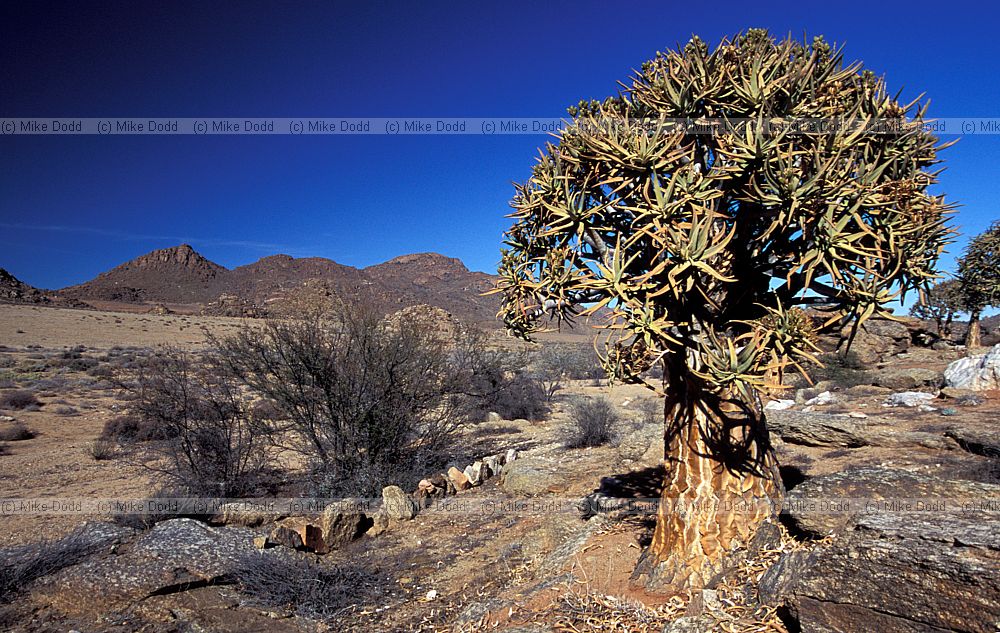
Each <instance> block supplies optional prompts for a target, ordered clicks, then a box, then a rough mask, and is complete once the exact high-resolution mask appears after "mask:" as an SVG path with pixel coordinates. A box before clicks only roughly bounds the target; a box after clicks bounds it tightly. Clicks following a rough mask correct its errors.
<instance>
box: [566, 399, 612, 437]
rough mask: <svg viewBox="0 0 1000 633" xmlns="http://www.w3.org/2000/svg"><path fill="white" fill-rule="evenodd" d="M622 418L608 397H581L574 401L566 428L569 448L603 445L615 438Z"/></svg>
mask: <svg viewBox="0 0 1000 633" xmlns="http://www.w3.org/2000/svg"><path fill="white" fill-rule="evenodd" d="M620 426H621V418H620V416H619V415H618V412H617V411H615V407H614V405H612V404H611V401H610V400H608V399H607V398H605V397H603V396H601V397H598V398H579V399H577V400H576V401H574V402H573V406H572V409H571V411H570V416H569V423H568V424H567V425H566V427H565V429H564V437H563V442H564V443H565V444H566V446H567V448H583V447H586V446H601V445H604V444H608V443H610V442H611V440H612V439H614V438H615V436H616V435H617V432H618V430H619V427H620Z"/></svg>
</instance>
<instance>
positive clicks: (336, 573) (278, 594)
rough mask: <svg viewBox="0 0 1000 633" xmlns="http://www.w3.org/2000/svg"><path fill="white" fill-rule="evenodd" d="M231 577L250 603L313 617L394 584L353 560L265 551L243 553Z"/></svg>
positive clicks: (372, 596)
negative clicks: (330, 560) (330, 561)
mask: <svg viewBox="0 0 1000 633" xmlns="http://www.w3.org/2000/svg"><path fill="white" fill-rule="evenodd" d="M235 578H236V582H237V584H238V586H239V589H240V592H241V593H243V594H244V595H246V596H247V597H248V598H250V599H251V600H252V601H253V602H254V603H256V604H258V605H260V606H263V607H266V608H271V609H274V608H283V609H288V610H290V611H291V612H293V613H295V614H296V615H299V616H304V617H307V618H313V619H317V620H329V619H332V618H334V617H335V616H337V615H338V614H340V613H343V612H344V611H345V610H347V609H350V608H353V607H356V606H359V605H364V604H366V602H369V601H372V602H374V601H376V600H377V599H378V598H379V597H380V596H382V595H383V594H384V593H385V592H386V591H387V589H386V588H387V587H391V586H393V583H392V581H391V580H389V579H386V578H384V577H382V576H380V575H378V574H375V573H373V572H372V571H371V570H368V569H366V568H365V567H364V566H362V565H358V564H356V563H350V564H328V563H325V562H316V561H309V560H307V559H304V558H298V557H291V556H287V555H273V554H272V553H270V552H258V553H252V554H248V555H247V556H245V557H243V558H242V559H241V561H240V565H239V566H238V567H237V571H236V573H235Z"/></svg>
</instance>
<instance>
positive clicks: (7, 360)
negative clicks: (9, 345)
mask: <svg viewBox="0 0 1000 633" xmlns="http://www.w3.org/2000/svg"><path fill="white" fill-rule="evenodd" d="M15 365H17V361H15V360H14V358H13V357H11V356H8V355H7V354H0V369H10V368H11V367H13V366H15Z"/></svg>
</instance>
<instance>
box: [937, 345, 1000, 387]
mask: <svg viewBox="0 0 1000 633" xmlns="http://www.w3.org/2000/svg"><path fill="white" fill-rule="evenodd" d="M944 381H945V385H946V386H948V387H954V388H958V389H968V390H970V391H986V390H989V389H1000V345H994V346H993V348H992V349H990V351H989V352H987V353H986V354H976V355H973V356H967V357H965V358H960V359H958V360H956V361H955V362H953V363H951V364H950V365H948V367H947V369H945V370H944Z"/></svg>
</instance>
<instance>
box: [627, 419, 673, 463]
mask: <svg viewBox="0 0 1000 633" xmlns="http://www.w3.org/2000/svg"><path fill="white" fill-rule="evenodd" d="M662 433H663V431H662V430H661V429H660V428H659V427H658V426H656V425H647V426H644V427H641V428H639V429H636V430H634V431H632V432H630V433H627V434H625V435H624V436H623V437H622V438H621V439H620V440H619V441H618V446H616V447H615V449H616V450H617V451H618V455H619V457H621V458H622V459H627V460H629V461H636V460H639V459H642V456H643V455H645V454H646V451H648V450H649V447H650V445H651V444H652V443H653V442H654V441H655V440H657V439H658V438H661V437H662Z"/></svg>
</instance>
